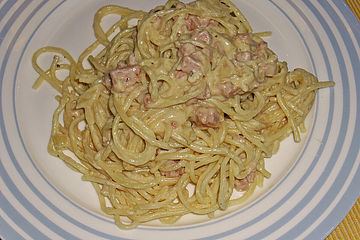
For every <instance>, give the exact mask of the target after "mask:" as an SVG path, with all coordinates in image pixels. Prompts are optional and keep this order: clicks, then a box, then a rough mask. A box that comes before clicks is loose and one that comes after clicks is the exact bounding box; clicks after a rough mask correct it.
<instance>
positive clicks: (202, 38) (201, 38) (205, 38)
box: [193, 30, 212, 45]
mask: <svg viewBox="0 0 360 240" xmlns="http://www.w3.org/2000/svg"><path fill="white" fill-rule="evenodd" d="M193 38H194V40H195V41H198V42H202V43H205V44H208V45H210V44H211V41H212V37H211V35H210V33H209V32H208V31H206V30H204V31H201V32H197V33H196V34H194V37H193Z"/></svg>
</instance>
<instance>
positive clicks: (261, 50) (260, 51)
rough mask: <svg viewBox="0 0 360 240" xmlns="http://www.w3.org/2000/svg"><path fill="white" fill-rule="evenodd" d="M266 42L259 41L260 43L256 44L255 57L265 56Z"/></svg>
mask: <svg viewBox="0 0 360 240" xmlns="http://www.w3.org/2000/svg"><path fill="white" fill-rule="evenodd" d="M266 49H267V42H264V41H261V42H260V43H258V44H257V46H256V56H257V57H259V58H260V57H264V58H267V52H266Z"/></svg>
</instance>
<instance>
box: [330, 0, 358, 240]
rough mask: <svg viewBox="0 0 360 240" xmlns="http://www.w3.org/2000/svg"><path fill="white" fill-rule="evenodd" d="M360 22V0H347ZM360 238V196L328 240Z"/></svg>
mask: <svg viewBox="0 0 360 240" xmlns="http://www.w3.org/2000/svg"><path fill="white" fill-rule="evenodd" d="M345 2H346V3H347V4H348V5H349V7H350V9H351V10H352V11H353V13H354V14H355V16H356V18H357V19H358V20H359V22H360V0H345ZM340 239H341V240H342V239H351V240H360V197H359V198H358V200H357V201H356V203H355V204H354V206H353V208H352V209H351V210H350V212H349V213H348V214H347V215H346V217H345V218H344V219H343V220H342V222H341V223H340V224H339V225H338V226H337V227H336V228H335V229H334V230H333V231H332V232H331V234H330V235H329V236H328V237H327V238H326V240H340Z"/></svg>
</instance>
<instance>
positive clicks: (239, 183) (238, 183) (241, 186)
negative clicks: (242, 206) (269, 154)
mask: <svg viewBox="0 0 360 240" xmlns="http://www.w3.org/2000/svg"><path fill="white" fill-rule="evenodd" d="M254 179H255V171H251V172H250V173H249V174H248V175H247V176H246V177H244V178H243V179H235V181H234V188H235V190H236V191H247V190H248V189H249V186H250V183H253V182H254Z"/></svg>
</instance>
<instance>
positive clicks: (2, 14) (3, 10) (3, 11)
mask: <svg viewBox="0 0 360 240" xmlns="http://www.w3.org/2000/svg"><path fill="white" fill-rule="evenodd" d="M15 3H16V1H7V2H6V3H5V4H4V5H3V6H2V7H1V9H0V21H1V20H2V19H3V18H4V17H5V16H6V13H7V12H8V11H9V10H10V8H11V7H12V6H14V4H15ZM4 36H5V35H4ZM4 36H2V35H0V39H3V38H2V37H4Z"/></svg>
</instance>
